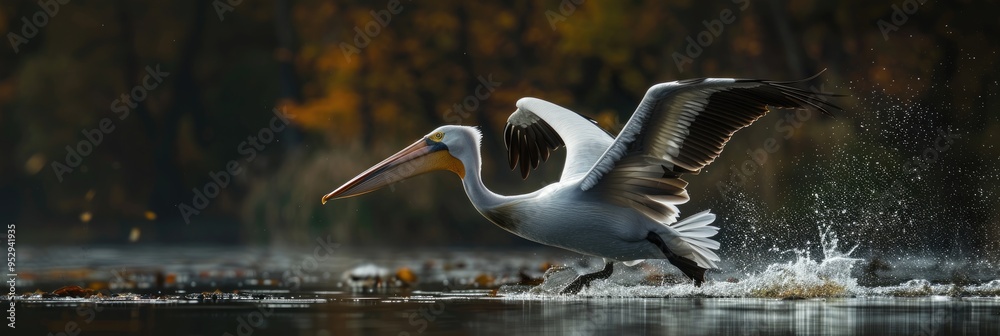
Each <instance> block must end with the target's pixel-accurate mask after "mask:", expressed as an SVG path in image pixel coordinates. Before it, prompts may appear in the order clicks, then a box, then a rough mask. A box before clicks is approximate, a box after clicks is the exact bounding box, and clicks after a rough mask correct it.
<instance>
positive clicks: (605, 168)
mask: <svg viewBox="0 0 1000 336" xmlns="http://www.w3.org/2000/svg"><path fill="white" fill-rule="evenodd" d="M817 76H818V74H817ZM815 77H816V76H813V77H811V78H808V79H805V80H803V81H806V80H809V79H812V78H815ZM793 83H796V82H775V81H768V80H755V79H732V78H702V79H691V80H683V81H677V82H669V83H662V84H657V85H655V86H653V87H651V88H649V90H648V91H647V92H646V96H645V97H643V99H642V102H641V103H640V104H639V107H638V108H636V110H635V113H633V114H632V118H631V119H629V121H628V123H627V124H626V125H625V128H624V129H623V130H622V132H621V133H620V134H619V135H618V138H617V139H615V141H614V143H612V144H611V146H609V148H608V150H607V151H606V152H605V153H604V154H603V155H602V156H601V158H600V159H598V161H597V162H596V163H595V164H594V166H593V168H592V169H590V171H589V172H588V173H587V175H586V176H585V177H584V179H583V181H582V183H581V185H580V187H581V188H582V189H583V190H591V189H594V190H595V191H599V192H600V193H601V194H603V195H607V196H608V197H609V198H610V200H612V201H614V202H615V203H617V204H619V205H622V206H629V207H633V208H635V209H637V210H639V211H642V212H643V213H645V214H646V215H648V216H650V217H651V218H654V219H657V220H660V221H661V222H664V223H672V222H674V221H676V218H677V212H678V211H677V208H676V207H675V206H674V204H682V203H684V202H687V201H688V199H689V197H688V194H687V191H686V190H685V189H684V188H685V187H686V186H687V182H684V180H681V179H680V178H679V177H680V175H681V174H685V173H691V174H697V173H699V172H701V169H702V168H704V167H705V166H707V165H708V164H710V163H712V161H714V160H715V158H716V157H718V156H719V153H721V152H722V148H723V147H724V146H725V145H726V142H727V141H729V138H730V137H732V135H733V133H735V132H736V131H737V130H739V129H741V128H743V127H746V126H748V125H750V124H751V123H753V122H754V121H755V120H757V118H760V117H761V116H763V115H764V114H766V113H767V106H775V107H779V108H809V107H811V108H814V109H817V110H819V111H821V112H823V113H824V114H830V113H829V111H828V110H827V108H828V107H829V108H834V109H839V108H838V107H837V106H835V105H833V104H830V103H828V102H826V97H827V96H835V95H832V94H827V93H818V92H810V91H805V90H802V89H798V88H794V87H791V86H788V84H793Z"/></svg>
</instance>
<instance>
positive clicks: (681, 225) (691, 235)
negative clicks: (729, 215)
mask: <svg viewBox="0 0 1000 336" xmlns="http://www.w3.org/2000/svg"><path fill="white" fill-rule="evenodd" d="M714 221H715V214H713V213H711V212H709V210H705V211H702V212H699V213H696V214H694V215H691V216H690V217H688V218H685V219H684V220H682V221H679V222H676V223H673V224H670V227H672V228H673V229H674V230H677V233H678V234H679V235H680V238H681V240H683V241H684V242H686V243H688V244H690V245H691V248H692V250H694V252H695V253H694V255H689V256H688V257H691V259H692V260H694V262H696V263H698V265H699V266H702V267H705V268H716V265H715V262H716V261H719V260H720V259H719V256H718V255H717V254H715V252H714V251H712V250H717V249H719V242H717V241H715V240H712V239H709V238H710V237H712V236H715V234H716V233H718V232H719V228H717V227H714V226H711V225H709V224H712V222H714Z"/></svg>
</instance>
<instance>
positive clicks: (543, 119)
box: [503, 98, 614, 179]
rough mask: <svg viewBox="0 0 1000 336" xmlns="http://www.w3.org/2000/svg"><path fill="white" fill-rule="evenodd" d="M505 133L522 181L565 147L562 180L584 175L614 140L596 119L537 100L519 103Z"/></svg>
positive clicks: (510, 160) (509, 159) (512, 165)
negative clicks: (540, 164)
mask: <svg viewBox="0 0 1000 336" xmlns="http://www.w3.org/2000/svg"><path fill="white" fill-rule="evenodd" d="M503 133H504V143H505V144H506V145H507V162H508V163H509V164H510V169H511V170H513V169H514V168H516V167H517V165H518V163H520V165H521V177H522V178H527V177H528V172H530V170H531V169H535V168H537V167H538V163H539V161H541V162H545V160H548V158H549V153H550V152H551V151H554V150H556V149H559V147H562V146H566V164H565V165H564V166H563V171H562V178H563V179H566V178H567V177H569V176H572V175H581V174H584V173H586V172H587V171H589V170H590V168H591V167H592V166H593V165H594V163H595V162H597V159H598V158H600V157H601V154H604V151H605V150H607V149H608V146H610V145H611V142H612V141H613V140H614V138H612V136H611V134H608V132H606V131H604V130H603V129H601V128H600V127H598V126H597V124H596V122H594V121H593V120H590V119H588V118H587V117H584V116H582V115H579V114H577V113H576V112H573V111H570V110H567V109H565V108H563V107H561V106H559V105H556V104H552V103H550V102H547V101H544V100H541V99H537V98H521V99H520V100H518V101H517V110H516V111H514V113H513V114H511V115H510V117H509V118H507V127H505V128H504V132H503Z"/></svg>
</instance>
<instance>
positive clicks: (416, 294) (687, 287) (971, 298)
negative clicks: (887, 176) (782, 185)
mask: <svg viewBox="0 0 1000 336" xmlns="http://www.w3.org/2000/svg"><path fill="white" fill-rule="evenodd" d="M824 243H825V244H824V247H829V248H828V249H824V251H823V252H824V253H823V255H822V256H821V257H819V258H811V257H809V256H808V255H807V254H797V255H795V256H793V258H791V259H790V260H785V261H780V262H775V263H774V264H772V265H770V266H769V267H765V268H763V269H761V270H759V271H757V272H756V273H753V274H732V275H731V276H732V277H738V278H735V279H732V280H731V281H722V279H729V278H730V275H717V276H716V278H715V279H716V280H715V281H710V282H708V283H706V284H705V285H704V286H702V287H699V288H696V287H694V286H692V285H691V284H690V283H680V284H675V283H671V282H669V281H664V280H663V279H666V278H664V277H655V278H654V279H658V280H656V281H652V282H651V281H650V280H649V279H650V275H651V273H649V272H659V271H662V270H664V269H665V270H671V268H670V267H668V266H665V265H663V267H654V266H655V265H656V263H655V262H647V263H646V264H645V266H641V267H633V268H626V267H620V268H616V274H615V275H614V276H612V277H611V278H610V279H609V280H608V281H597V282H595V283H593V284H592V286H591V287H589V288H587V289H585V290H584V291H583V292H582V293H581V295H577V296H537V295H530V294H526V290H525V288H530V286H529V285H520V286H505V287H502V288H500V289H499V290H498V291H497V292H494V291H493V289H496V288H497V287H498V286H500V285H503V284H511V283H518V282H523V281H524V278H528V279H529V280H530V279H531V278H533V277H537V276H539V275H540V274H541V272H542V271H543V270H544V268H545V267H546V265H548V264H549V263H551V262H556V263H558V262H566V261H567V260H570V261H572V260H578V259H572V257H569V258H567V257H565V256H560V255H549V254H545V253H544V252H542V253H539V252H536V251H503V252H502V253H501V252H497V251H490V252H486V253H479V252H469V251H466V252H455V251H445V252H437V253H435V252H429V251H419V252H414V253H407V254H406V255H405V256H404V255H400V254H398V253H397V254H392V253H381V254H380V253H377V252H372V251H360V252H358V251H346V250H338V251H337V253H336V255H334V256H329V257H325V258H326V259H323V262H322V263H314V262H316V261H317V260H318V259H316V258H315V256H314V254H313V251H314V249H313V247H308V249H306V250H303V251H276V250H271V249H253V248H218V247H200V248H195V247H186V248H183V249H178V248H174V249H157V248H149V247H136V248H128V249H121V248H86V249H79V248H65V247H61V248H53V249H26V250H27V251H28V252H27V253H26V254H25V255H24V259H23V262H22V263H20V264H19V267H20V269H21V271H19V273H20V274H19V276H20V277H19V278H18V289H19V292H20V293H32V292H34V291H35V290H36V289H38V290H41V291H43V292H53V291H54V290H55V289H56V288H59V287H61V286H66V285H78V286H81V287H84V288H85V289H90V290H91V292H90V293H101V294H100V295H96V294H94V295H91V296H88V297H86V298H65V297H53V296H51V295H49V294H44V295H43V294H40V293H37V292H36V293H34V294H25V295H23V296H19V297H18V299H17V300H16V305H17V319H18V322H20V323H19V324H18V328H17V329H7V330H4V333H3V334H4V335H8V333H7V331H8V330H10V331H12V333H11V334H29V335H47V334H49V333H51V334H53V335H97V334H112V335H113V334H162V335H174V334H183V335H227V334H229V335H239V336H249V335H266V334H278V335H309V336H312V335H399V336H402V335H479V334H482V335H548V334H570V335H608V334H613V335H640V334H653V335H656V334H695V335H717V334H735V335H773V334H777V335H793V334H794V335H838V334H869V335H949V334H967V335H1000V280H972V281H971V282H966V283H962V284H959V283H948V282H942V281H937V280H935V281H928V280H921V279H914V280H911V281H907V282H905V283H902V284H898V285H893V286H883V287H865V286H861V285H858V284H857V282H856V278H855V275H852V271H851V267H852V265H853V263H854V261H853V260H854V259H852V258H849V256H848V255H847V254H845V253H839V252H837V251H838V249H837V248H836V240H835V239H832V240H828V241H825V242H824ZM546 251H552V250H546ZM310 258H313V259H310ZM572 263H577V262H575V261H573V262H572ZM359 265H363V266H361V267H359ZM595 265H598V266H599V264H595ZM651 265H652V266H651ZM592 266H593V265H592ZM402 269H407V270H409V273H406V272H401V271H399V270H402ZM988 269H989V270H990V272H992V273H984V274H986V275H985V276H984V277H982V279H997V277H996V272H997V270H996V268H992V267H991V268H988ZM920 274H921V275H927V276H934V274H931V273H928V272H925V273H920ZM403 275H405V276H403ZM653 275H660V273H655V274H653ZM372 278H376V279H379V280H374V281H372ZM402 278H412V279H411V280H412V282H411V283H405V284H401V286H402V287H393V288H391V289H388V290H379V291H372V290H370V289H368V290H361V291H353V290H352V288H350V286H349V284H350V283H352V282H356V283H361V284H373V283H380V282H381V283H387V282H388V281H397V282H400V280H401V279H402ZM391 279H395V280H391ZM300 284H301V286H299V285H300ZM831 284H832V285H835V286H834V287H835V288H837V289H838V292H836V294H835V295H829V296H828V297H827V298H826V299H807V300H780V299H764V298H754V297H758V296H761V293H769V292H770V291H781V290H790V289H795V290H798V289H802V288H806V289H809V288H832V287H830V286H831ZM810 286H820V287H810ZM822 286H826V287H822ZM836 286H840V287H836ZM477 287H478V288H480V289H476V288H477ZM762 289H765V290H762ZM121 293H139V294H121ZM234 293H236V294H234ZM494 293H496V294H494ZM802 293H809V292H808V291H806V292H802ZM812 293H820V292H816V291H813V292H812ZM823 293H826V292H823ZM85 295H86V294H85ZM801 297H809V296H805V295H803V296H801ZM4 298H6V297H4ZM3 305H4V306H6V305H7V303H6V302H3Z"/></svg>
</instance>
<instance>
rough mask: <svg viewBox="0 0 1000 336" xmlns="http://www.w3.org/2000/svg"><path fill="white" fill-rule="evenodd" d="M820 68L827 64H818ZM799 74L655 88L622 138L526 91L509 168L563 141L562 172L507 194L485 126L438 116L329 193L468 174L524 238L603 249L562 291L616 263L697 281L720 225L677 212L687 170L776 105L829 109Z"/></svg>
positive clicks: (512, 135) (493, 211) (507, 226)
mask: <svg viewBox="0 0 1000 336" xmlns="http://www.w3.org/2000/svg"><path fill="white" fill-rule="evenodd" d="M820 74H822V72H821V73H820ZM820 74H816V75H815V76H812V77H810V78H807V79H804V80H801V81H786V82H779V81H770V80H759V79H733V78H698V79H687V80H680V81H674V82H668V83H660V84H656V85H654V86H652V87H650V88H649V89H648V90H647V91H646V94H645V96H644V97H643V98H642V101H641V102H640V103H639V106H638V107H637V108H636V109H635V112H633V114H632V117H631V118H630V119H629V120H628V122H627V123H626V124H625V126H624V128H623V129H622V130H621V132H620V133H619V134H618V136H617V137H614V136H612V135H610V134H609V133H607V132H605V131H604V130H603V129H601V128H600V127H598V126H597V125H596V122H594V121H593V120H591V119H589V118H587V117H584V116H582V115H580V114H577V113H575V112H573V111H570V110H568V109H565V108H563V107H560V106H558V105H556V104H553V103H550V102H547V101H544V100H541V99H537V98H522V99H520V100H518V101H517V104H516V106H517V109H516V110H515V111H514V113H513V114H511V115H510V117H509V118H508V119H507V125H506V127H505V129H504V142H505V144H506V147H507V158H508V163H509V165H510V168H511V170H513V169H515V168H517V167H518V166H519V167H520V173H521V177H522V178H527V176H528V174H529V172H530V171H531V170H533V169H535V168H537V167H538V164H539V162H544V161H546V160H547V159H548V158H549V154H550V152H551V151H554V150H556V149H558V148H560V147H564V146H565V147H566V162H565V165H564V166H563V170H562V175H561V177H560V179H559V182H556V183H552V184H549V185H547V186H545V187H543V188H541V189H540V190H537V191H535V192H532V193H528V194H523V195H513V196H505V195H499V194H496V193H494V192H492V191H490V190H489V189H488V188H486V186H485V185H484V184H483V180H482V176H481V173H480V171H481V167H482V157H481V155H480V140H481V134H480V131H479V130H478V129H477V128H474V127H469V126H457V125H447V126H441V127H439V128H437V129H435V130H434V131H432V132H430V133H429V134H427V135H426V136H424V137H422V138H420V139H419V140H417V141H416V142H415V143H413V144H412V145H410V146H408V147H406V148H405V149H403V150H402V151H400V152H398V153H396V154H394V155H392V156H390V157H389V158H387V159H385V160H384V161H382V162H380V163H378V164H377V165H375V166H373V167H371V168H369V169H368V170H366V171H364V172H362V173H361V174H360V175H358V176H357V177H355V178H353V179H351V180H350V181H348V182H347V183H345V184H344V185H343V186H341V187H339V188H337V189H335V190H334V191H333V192H330V193H329V194H326V195H325V196H323V198H322V202H323V203H324V204H325V203H326V202H327V201H329V200H332V199H341V198H347V197H354V196H358V195H361V194H365V193H369V192H372V191H375V190H376V189H379V188H382V187H384V186H387V185H389V184H391V183H394V182H397V181H401V180H404V179H407V178H409V177H413V176H416V175H420V174H423V173H427V172H430V171H436V170H446V171H450V172H453V173H455V174H456V175H458V177H460V178H461V179H462V185H463V186H464V187H465V192H466V194H467V195H468V197H469V200H471V201H472V205H473V206H475V208H476V210H478V211H479V213H480V214H482V215H483V216H484V217H486V218H487V219H488V220H490V221H491V222H493V223H494V224H496V225H497V226H499V227H500V228H502V229H504V230H507V231H509V232H510V233H513V234H515V235H517V236H520V237H522V238H525V239H528V240H531V241H534V242H537V243H541V244H545V245H550V246H555V247H559V248H563V249H566V250H570V251H574V252H577V253H581V254H585V255H590V256H595V257H601V258H604V260H605V265H604V269H602V270H601V271H598V272H594V273H590V274H586V275H582V276H578V277H577V278H576V280H574V281H573V282H572V283H571V284H570V285H569V286H567V287H565V289H564V290H562V292H563V293H576V292H578V291H579V290H581V288H582V287H583V286H586V285H588V284H589V283H590V282H591V281H593V280H596V279H603V278H607V277H609V276H610V275H611V273H612V272H613V271H614V268H613V263H614V262H615V261H619V262H623V263H624V264H625V265H627V266H633V265H635V264H637V263H639V262H642V261H643V260H646V259H666V260H668V261H669V262H670V263H671V264H672V265H674V266H676V267H677V268H678V269H680V271H681V272H683V273H684V275H685V276H687V277H688V278H690V279H692V280H693V281H694V284H695V285H696V286H700V285H701V283H702V282H703V281H704V280H705V271H706V270H708V269H712V268H717V266H716V262H717V261H719V256H718V255H716V253H715V252H714V251H713V250H717V249H719V243H718V242H717V241H715V240H713V239H712V237H713V236H715V234H716V233H717V232H718V230H719V228H718V227H716V226H713V225H711V224H712V223H713V222H714V221H715V218H716V216H715V215H714V214H712V213H711V212H709V211H708V210H705V211H702V212H699V213H696V214H694V215H692V216H690V217H687V218H685V219H684V220H681V221H678V220H677V219H678V214H679V211H678V209H677V207H676V205H678V204H683V203H685V202H687V201H688V200H689V196H688V193H687V191H686V190H685V187H686V186H687V184H688V183H687V182H686V181H684V180H683V179H681V176H682V175H684V174H698V173H699V172H701V170H702V169H703V168H705V166H707V165H708V164H710V163H712V161H714V160H715V158H716V157H718V156H719V154H720V153H721V152H722V148H723V147H724V146H725V145H726V142H728V141H729V139H730V137H732V135H733V133H735V132H736V131H737V130H739V129H741V128H743V127H746V126H749V125H750V124H751V123H753V122H754V121H755V120H757V119H758V118H760V117H761V116H763V115H764V114H766V113H767V112H768V106H772V107H777V108H812V109H815V110H818V111H820V112H822V113H824V114H827V115H831V113H830V112H829V110H828V109H827V108H831V109H839V107H837V106H836V105H833V104H831V103H828V102H827V101H826V100H827V96H836V95H834V94H828V93H818V92H810V91H806V90H803V89H799V88H795V87H793V86H790V85H792V84H796V83H800V82H804V81H808V80H811V79H814V78H816V77H817V76H819V75H820Z"/></svg>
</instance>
